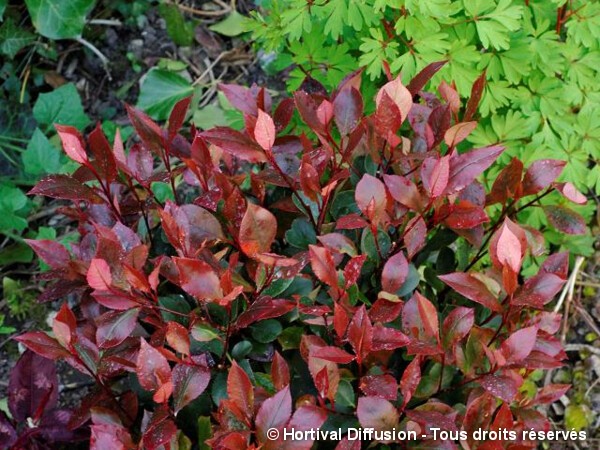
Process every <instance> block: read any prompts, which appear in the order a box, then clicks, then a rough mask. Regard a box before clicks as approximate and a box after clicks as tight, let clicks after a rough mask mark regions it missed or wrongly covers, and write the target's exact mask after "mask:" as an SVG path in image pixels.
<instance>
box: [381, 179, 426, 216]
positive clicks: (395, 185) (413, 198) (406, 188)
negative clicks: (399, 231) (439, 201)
mask: <svg viewBox="0 0 600 450" xmlns="http://www.w3.org/2000/svg"><path fill="white" fill-rule="evenodd" d="M383 179H384V181H385V185H386V186H387V188H388V190H389V192H390V195H391V196H392V197H393V199H394V200H396V201H397V202H398V203H400V204H402V205H404V206H406V207H407V208H410V209H412V210H413V211H420V210H421V208H422V207H423V200H422V198H421V194H420V192H419V188H417V186H416V185H415V183H413V182H412V181H411V180H409V179H408V178H405V177H401V176H400V175H384V176H383Z"/></svg>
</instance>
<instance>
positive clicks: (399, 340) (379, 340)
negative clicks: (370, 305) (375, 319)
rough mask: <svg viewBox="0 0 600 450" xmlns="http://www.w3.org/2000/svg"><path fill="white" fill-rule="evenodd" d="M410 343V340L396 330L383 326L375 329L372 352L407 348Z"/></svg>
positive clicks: (376, 326) (377, 326)
mask: <svg viewBox="0 0 600 450" xmlns="http://www.w3.org/2000/svg"><path fill="white" fill-rule="evenodd" d="M409 343H410V339H409V338H408V337H407V336H406V335H405V334H404V333H402V332H400V331H399V330H396V329H395V328H389V327H386V326H383V325H381V324H379V325H375V326H374V327H373V342H372V344H371V350H372V351H374V352H377V351H380V350H395V349H397V348H400V347H406V346H407V345H408V344H409Z"/></svg>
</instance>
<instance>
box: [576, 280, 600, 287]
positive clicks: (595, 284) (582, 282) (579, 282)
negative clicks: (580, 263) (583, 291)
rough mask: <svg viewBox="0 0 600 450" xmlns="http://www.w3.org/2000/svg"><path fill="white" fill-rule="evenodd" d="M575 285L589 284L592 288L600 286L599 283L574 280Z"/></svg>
mask: <svg viewBox="0 0 600 450" xmlns="http://www.w3.org/2000/svg"><path fill="white" fill-rule="evenodd" d="M575 284H576V285H577V286H589V287H594V288H600V283H592V282H590V281H576V282H575Z"/></svg>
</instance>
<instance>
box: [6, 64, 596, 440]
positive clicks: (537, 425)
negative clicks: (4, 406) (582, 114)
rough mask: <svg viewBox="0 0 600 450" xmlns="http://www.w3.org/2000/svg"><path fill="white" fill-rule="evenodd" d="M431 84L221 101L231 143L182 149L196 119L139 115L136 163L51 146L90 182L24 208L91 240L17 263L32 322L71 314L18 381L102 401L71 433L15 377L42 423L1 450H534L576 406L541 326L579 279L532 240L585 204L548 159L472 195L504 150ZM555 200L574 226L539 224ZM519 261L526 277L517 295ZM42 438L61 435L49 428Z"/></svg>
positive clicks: (62, 131) (19, 429)
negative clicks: (370, 437)
mask: <svg viewBox="0 0 600 450" xmlns="http://www.w3.org/2000/svg"><path fill="white" fill-rule="evenodd" d="M440 67H441V64H434V65H432V66H428V67H427V68H425V70H424V71H422V72H420V73H418V74H417V75H416V76H415V77H414V78H413V79H412V80H411V81H410V83H408V84H407V85H406V86H405V85H404V84H403V83H402V81H401V79H400V78H392V79H390V80H389V81H388V82H386V83H385V84H384V85H383V86H382V87H381V88H380V89H379V90H378V91H377V92H376V95H374V96H373V97H367V98H365V99H363V97H362V95H361V94H360V91H361V79H362V76H363V75H362V72H361V71H358V72H354V73H352V74H351V75H349V76H347V77H346V78H344V80H342V81H341V83H340V84H339V85H338V86H337V87H336V89H335V90H334V91H333V92H331V93H328V92H327V91H324V90H316V91H315V90H313V91H311V92H306V91H303V90H298V91H296V92H294V95H293V97H292V98H284V99H282V100H281V101H280V102H278V103H277V104H275V102H274V101H273V99H272V97H271V96H270V94H269V93H268V92H267V91H266V90H265V89H263V88H259V87H257V86H252V87H250V88H244V87H240V86H236V85H223V86H222V87H221V89H222V91H223V93H224V95H225V96H226V97H227V98H228V100H229V102H230V103H231V104H232V105H233V106H234V107H235V108H237V109H238V110H240V111H241V112H242V113H243V117H244V127H243V129H242V130H237V129H234V128H230V127H216V128H212V129H209V130H206V131H198V130H196V128H195V127H194V126H191V127H190V129H189V130H188V129H187V127H183V128H182V126H183V124H184V123H186V117H187V115H188V114H187V111H188V108H189V104H190V98H186V99H183V100H181V101H180V102H178V103H177V104H176V105H175V107H174V108H173V109H172V111H171V112H170V114H169V118H168V123H167V124H166V126H165V127H160V126H159V125H158V124H157V123H156V122H154V121H153V120H152V119H151V118H150V117H149V116H147V115H146V114H144V113H143V112H141V111H140V110H138V109H136V108H133V107H128V114H129V118H130V121H131V124H132V126H133V128H134V129H135V137H132V138H131V139H128V140H127V141H123V139H122V138H121V136H120V133H119V132H117V133H116V134H115V138H114V139H113V140H109V139H107V137H106V136H105V134H104V132H103V131H102V129H101V128H100V127H99V126H98V127H96V128H95V129H94V131H92V132H91V133H90V134H89V135H87V136H85V137H84V136H83V135H82V134H81V133H80V132H79V131H78V130H77V129H76V128H75V127H71V126H65V125H57V126H56V130H57V133H58V135H59V137H60V139H61V142H62V146H63V149H64V152H65V153H66V155H67V156H68V157H69V158H70V159H71V160H72V161H73V162H75V163H77V165H78V166H79V167H78V169H77V170H76V171H75V172H73V173H72V174H70V175H69V174H53V175H49V176H47V177H44V178H43V179H42V180H41V181H40V182H39V183H38V184H37V185H36V186H35V187H34V188H33V189H32V190H31V192H30V195H36V196H47V197H51V198H55V199H59V200H63V201H65V202H66V203H65V206H64V208H63V210H62V212H63V214H65V215H67V216H69V217H71V218H72V219H73V220H74V221H76V222H77V225H78V230H79V232H80V239H79V240H78V241H77V242H75V243H72V244H71V246H70V248H67V247H66V246H64V245H62V244H60V243H58V242H56V241H55V240H52V239H42V240H30V241H28V244H29V245H30V246H31V247H32V248H33V250H34V251H35V252H36V253H37V254H38V256H39V257H40V259H41V260H42V261H43V262H44V263H45V264H47V266H48V267H49V268H50V270H49V271H48V272H47V273H46V274H45V275H44V277H43V278H44V279H45V280H47V281H48V284H47V286H46V289H45V290H44V293H43V294H42V295H41V297H40V300H41V301H52V300H59V301H60V305H61V307H60V310H59V312H58V314H57V316H56V317H55V319H54V321H53V324H52V331H51V332H45V331H31V332H27V333H24V334H21V335H20V336H19V337H18V338H17V340H18V341H19V342H20V343H21V344H23V345H24V346H25V347H27V348H28V349H29V351H28V352H26V353H24V355H23V356H22V359H21V361H20V362H19V364H18V367H17V368H16V369H15V373H16V374H29V373H31V370H32V366H33V365H34V364H35V362H36V361H37V359H39V358H38V356H36V355H34V353H35V354H37V355H39V356H41V357H43V358H47V359H52V360H62V361H66V362H67V363H68V364H70V365H71V366H72V367H73V368H74V369H76V370H78V371H80V372H82V373H83V374H85V375H87V376H89V377H91V378H92V379H93V380H94V382H95V386H94V389H93V391H92V392H91V393H90V395H89V396H88V397H87V398H86V399H85V401H84V402H83V403H82V405H81V407H80V408H78V409H77V410H75V411H65V410H60V412H58V411H57V410H56V389H55V384H54V383H52V382H51V381H48V382H45V383H42V382H40V383H36V384H29V385H27V383H26V382H21V384H19V383H17V381H13V380H25V381H26V380H28V379H30V377H27V376H17V375H14V377H11V383H10V386H9V388H10V389H11V390H14V392H16V390H18V389H20V391H19V392H20V393H21V398H23V396H24V397H25V398H30V397H31V396H33V395H34V394H33V392H34V391H35V392H37V394H36V396H35V398H38V399H46V400H45V401H44V402H43V404H36V403H32V402H22V401H21V402H20V401H19V397H18V396H16V395H15V396H14V399H13V401H11V403H10V404H9V406H10V412H11V415H12V418H11V417H9V416H7V415H6V414H5V413H4V412H0V422H1V424H2V427H1V428H0V430H1V431H0V432H1V433H2V435H1V436H2V437H3V439H4V442H8V443H9V444H8V446H9V447H10V446H17V448H18V446H19V445H21V446H22V445H34V444H37V445H50V444H51V443H53V442H54V443H55V442H65V441H76V440H79V439H84V440H85V439H89V442H90V447H91V448H93V449H98V450H100V449H106V448H124V449H133V448H139V446H143V447H144V448H147V449H158V448H171V449H179V448H181V449H184V448H190V446H191V445H198V446H199V447H200V448H206V447H207V446H210V447H211V448H216V449H241V448H259V447H260V448H265V449H268V448H280V449H282V448H306V449H309V448H311V446H312V444H313V442H312V441H311V440H307V441H304V442H301V443H298V442H296V443H291V442H290V441H289V440H288V441H283V440H282V436H283V434H282V433H280V439H278V440H268V438H267V435H266V433H267V430H268V429H269V428H275V429H277V430H280V431H281V430H282V429H283V428H284V427H296V428H298V429H307V428H319V427H320V428H321V429H324V430H337V429H338V428H340V427H341V428H347V427H357V426H359V425H360V426H362V427H373V428H374V429H376V430H378V431H384V430H389V429H390V428H392V427H395V428H396V429H398V430H413V429H414V430H419V433H418V434H419V435H421V434H426V435H428V437H427V438H425V439H419V440H418V441H412V442H404V443H403V445H404V446H405V447H406V448H415V449H416V448H419V449H423V448H431V449H434V448H435V449H438V450H439V449H448V450H450V449H457V448H458V445H457V444H456V443H454V442H452V441H449V440H446V441H444V442H436V441H435V440H434V439H432V433H431V427H440V426H441V427H442V428H444V429H445V430H446V431H454V432H457V431H458V430H461V429H462V430H466V431H467V432H472V431H474V430H475V429H477V428H479V427H482V428H485V429H500V428H510V429H511V430H513V431H516V432H517V433H518V434H517V438H516V439H510V442H509V441H508V440H504V441H500V442H497V444H498V445H496V446H494V444H493V443H492V444H490V443H486V442H479V441H476V440H474V439H473V437H472V435H471V434H470V433H469V436H468V437H466V438H465V439H464V443H466V444H465V445H468V446H469V448H471V449H481V450H486V449H487V450H490V449H496V448H506V449H512V450H517V449H527V448H535V447H536V445H537V442H536V440H535V439H529V438H527V437H523V435H522V434H520V432H521V431H523V430H531V429H533V430H535V431H536V432H545V431H548V430H549V429H550V423H549V421H548V419H547V418H546V417H545V416H544V415H543V414H542V413H541V412H540V411H539V408H540V407H542V406H543V405H547V404H549V403H551V402H553V401H554V400H556V399H557V398H559V397H561V396H562V395H563V394H564V393H565V392H566V391H567V389H568V388H569V386H568V385H564V384H560V385H557V384H548V385H546V386H545V387H544V388H537V387H536V380H539V379H540V376H539V375H540V373H542V374H543V373H544V371H546V370H548V369H552V368H556V367H560V366H561V365H562V364H563V361H564V359H565V358H566V354H565V352H564V350H563V348H562V345H561V343H560V341H559V340H558V339H557V337H556V336H555V335H556V333H557V331H558V329H559V327H560V323H561V315H560V314H556V313H551V312H548V311H546V306H547V305H548V304H549V303H550V302H551V301H552V300H553V298H554V296H555V295H556V294H557V293H558V292H559V291H560V290H561V288H562V286H563V284H564V283H565V281H566V279H567V273H568V267H569V256H568V254H567V253H565V252H560V253H556V252H553V251H552V252H548V249H549V247H547V244H546V243H545V242H544V238H543V235H542V234H541V233H540V232H539V231H537V230H536V229H534V228H532V227H529V226H527V225H524V224H522V223H521V221H520V217H522V216H523V215H524V214H527V211H528V210H530V209H533V208H535V209H540V210H541V211H542V213H543V214H545V215H547V217H548V219H549V223H550V224H551V225H552V226H553V227H555V228H556V229H557V230H558V231H560V232H562V233H566V234H579V233H583V232H585V228H586V227H585V221H584V219H583V218H582V217H581V216H580V215H578V214H577V213H576V212H575V211H574V210H573V209H572V208H571V206H573V205H578V204H583V203H585V201H586V198H585V197H584V196H583V195H582V194H581V193H580V192H579V191H578V190H577V189H576V187H575V186H574V185H573V184H571V183H568V182H559V181H557V178H558V177H559V175H560V173H561V172H562V171H563V170H564V168H565V162H564V161H560V160H557V159H541V160H536V161H533V162H532V163H530V164H528V165H524V164H523V163H522V162H521V161H520V160H518V159H517V158H513V159H512V160H511V162H510V164H508V165H507V166H505V167H504V168H503V169H501V170H500V174H499V176H498V177H497V178H496V179H495V181H494V182H493V183H492V186H491V188H489V189H486V187H485V186H484V185H483V184H482V183H481V182H480V181H478V180H479V179H480V178H481V176H482V175H483V174H485V172H486V171H489V170H491V167H493V165H494V164H495V163H496V161H497V160H498V159H499V158H500V156H501V155H502V154H503V153H504V152H506V151H507V150H506V149H505V147H504V146H502V145H500V144H494V145H489V146H483V147H478V148H473V147H472V146H471V145H470V144H469V143H468V141H467V140H466V139H467V137H468V136H469V134H470V133H471V132H472V131H473V129H474V128H475V126H476V123H475V120H474V116H475V112H476V109H477V105H478V103H479V101H480V99H481V86H482V83H477V82H476V83H475V84H474V86H473V87H472V88H471V95H470V99H469V101H468V102H467V105H466V107H465V108H461V105H460V103H457V102H448V101H446V99H445V97H446V98H448V99H453V98H456V96H455V95H454V94H452V90H449V89H448V88H444V89H445V90H443V92H445V94H444V95H440V98H438V97H436V96H433V95H431V94H427V93H425V92H423V91H422V89H423V87H424V86H425V84H426V83H427V82H428V81H429V79H430V78H431V77H432V76H433V75H434V74H435V72H436V70H438V69H439V68H440ZM367 111H370V112H367ZM414 112H420V113H421V114H423V115H424V116H426V117H428V118H427V120H426V121H423V122H416V121H413V120H410V117H411V113H414ZM298 123H303V124H304V125H303V126H302V127H300V126H298V125H297V124H298ZM307 130H308V131H307ZM552 192H557V193H558V194H559V195H560V196H562V197H564V198H565V201H566V202H568V205H569V206H566V205H560V206H557V205H550V206H548V205H545V206H544V205H540V204H539V203H538V202H539V200H541V199H542V198H544V197H546V196H548V195H549V194H550V193H552ZM496 205H500V207H499V208H498V207H496ZM555 248H556V247H550V249H555ZM484 255H488V256H489V261H490V263H489V265H488V264H484V263H483V257H484ZM526 257H527V258H534V259H535V260H536V261H538V262H539V270H538V271H537V272H536V273H534V274H529V275H527V274H524V273H523V272H522V269H523V265H524V259H525V258H526ZM66 298H70V301H66V300H65V299H66ZM39 376H40V377H41V378H43V379H44V380H52V379H54V378H55V373H54V372H53V371H52V367H50V366H48V367H46V366H44V370H40V375H39ZM42 381H43V380H42ZM28 396H29V397H28ZM34 406H35V408H34ZM33 409H35V411H34V410H33ZM53 414H54V415H55V414H60V423H61V424H64V426H63V427H62V431H63V432H62V433H59V432H58V430H56V429H55V428H52V427H48V426H47V424H48V422H47V418H48V417H52V415H53ZM25 415H27V416H28V417H31V418H32V421H33V424H34V427H29V428H26V427H24V426H23V424H22V423H20V422H19V420H18V419H19V417H22V416H25ZM32 430H38V431H32ZM380 444H381V448H389V447H386V445H385V444H383V443H380ZM333 445H337V448H339V449H345V448H353V449H358V448H360V445H361V442H349V441H348V439H347V438H344V439H342V441H341V442H340V443H339V444H333ZM392 445H395V444H392Z"/></svg>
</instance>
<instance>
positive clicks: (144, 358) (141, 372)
mask: <svg viewBox="0 0 600 450" xmlns="http://www.w3.org/2000/svg"><path fill="white" fill-rule="evenodd" d="M135 372H136V374H137V376H138V380H139V382H140V385H141V386H142V387H143V388H144V389H145V390H147V391H156V390H159V389H160V388H162V387H163V386H167V391H166V392H163V394H164V396H163V397H162V398H159V399H157V398H155V401H156V402H157V403H164V402H166V401H167V400H168V398H169V396H170V394H171V391H172V389H173V384H172V377H171V368H170V367H169V362H168V361H167V358H165V357H164V356H163V354H162V353H161V352H159V351H158V350H156V349H155V348H154V347H152V346H151V345H149V344H148V343H147V342H146V340H145V339H144V338H141V339H140V351H139V353H138V357H137V365H136V369H135ZM169 387H170V388H169ZM155 397H156V395H155Z"/></svg>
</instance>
